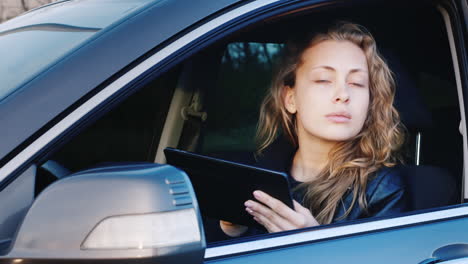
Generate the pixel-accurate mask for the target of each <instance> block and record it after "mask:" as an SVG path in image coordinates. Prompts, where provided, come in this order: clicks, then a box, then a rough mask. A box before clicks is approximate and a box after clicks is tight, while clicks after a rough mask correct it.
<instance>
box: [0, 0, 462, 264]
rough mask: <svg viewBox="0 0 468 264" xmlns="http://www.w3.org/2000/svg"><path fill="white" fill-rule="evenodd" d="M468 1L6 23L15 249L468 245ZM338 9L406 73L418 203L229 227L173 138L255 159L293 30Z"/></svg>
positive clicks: (367, 251) (25, 258) (167, 4)
mask: <svg viewBox="0 0 468 264" xmlns="http://www.w3.org/2000/svg"><path fill="white" fill-rule="evenodd" d="M467 18H468V5H467V2H466V1H465V0H434V1H423V0H415V1H411V2H408V1H400V0H393V1H384V0H376V1H364V0H350V1H331V0H301V1H298V0H255V1H246V0H199V1H181V0H164V1H158V0H115V1H108V0H105V1H104V0H64V1H58V2H55V3H52V4H48V5H46V6H43V7H40V8H37V9H34V10H32V11H30V12H28V13H26V14H24V15H22V16H19V17H17V18H14V19H11V20H9V21H7V22H4V23H3V24H0V47H1V49H0V58H1V61H2V63H0V126H1V128H2V129H0V139H1V140H0V212H1V213H0V223H1V225H0V260H1V261H2V262H5V263H23V262H24V263H36V262H37V263H39V262H41V263H51V262H54V263H70V262H77V263H89V262H98V263H99V262H106V263H114V262H115V263H223V264H224V263H226V264H227V263H289V262H294V263H311V262H313V263H392V264H394V263H425V264H429V263H468V236H467V235H466V233H465V232H466V229H467V228H468V206H467V204H466V203H465V202H466V199H467V198H468V192H467V188H466V187H465V186H466V183H467V182H468V181H467V180H466V172H465V170H464V168H465V167H466V165H467V163H468V158H467V157H468V156H467V155H468V154H467V153H468V147H467V133H466V131H467V129H466V113H467V112H466V111H467V110H466V108H465V105H466V104H465V102H468V98H467V94H468V57H467V49H466V45H467V41H468V28H467V26H468V25H467ZM336 20H346V21H353V22H357V23H360V24H362V25H364V26H366V27H367V28H368V29H369V30H370V32H371V33H372V34H373V35H374V37H375V38H376V40H377V43H378V45H379V47H380V51H381V52H382V54H383V55H384V57H385V58H386V60H387V61H388V63H389V65H390V67H391V69H392V70H393V71H394V73H395V77H396V80H397V94H396V106H397V108H398V110H399V111H400V113H401V116H402V121H403V123H404V125H405V126H406V128H407V141H406V144H405V148H404V153H405V155H406V156H405V162H406V163H407V165H408V166H407V167H408V170H407V175H406V176H407V181H408V184H409V189H410V190H409V192H410V194H411V197H412V201H411V206H412V210H411V211H409V212H406V213H403V214H401V215H397V216H392V217H376V218H368V219H360V220H356V221H349V222H341V223H334V224H330V225H322V226H317V227H310V228H304V229H299V230H292V231H286V232H278V233H271V234H264V235H256V236H251V237H241V238H232V239H227V240H224V239H219V238H218V236H217V235H216V234H215V233H216V232H219V230H216V228H217V227H216V223H215V225H213V224H209V220H207V219H206V218H205V217H204V216H203V208H199V206H198V204H197V199H196V195H197V194H196V193H197V190H196V189H193V187H192V185H191V183H190V179H189V178H188V176H187V175H186V174H185V173H184V172H183V171H182V170H180V169H178V168H175V167H173V166H171V165H167V164H165V163H166V160H165V156H164V152H163V150H164V149H165V148H166V147H173V148H178V149H182V150H188V151H192V152H196V153H200V154H203V155H209V156H216V157H222V158H223V159H228V160H231V161H233V162H238V163H247V164H251V163H252V161H253V156H252V155H250V154H251V153H252V152H254V151H255V142H254V140H253V138H254V134H255V127H256V123H257V120H258V111H259V106H260V103H261V100H262V98H263V96H264V93H265V91H266V89H267V88H268V85H269V82H270V79H271V75H272V69H273V68H274V67H275V65H276V64H277V63H278V58H279V56H280V54H281V50H282V49H283V48H284V45H285V43H287V41H288V39H290V38H293V37H294V36H298V35H301V34H306V33H307V32H313V31H314V30H318V29H320V28H322V27H323V25H324V24H326V23H329V22H330V21H336ZM213 188H219V186H213Z"/></svg>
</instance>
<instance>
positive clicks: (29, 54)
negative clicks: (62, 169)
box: [0, 0, 151, 100]
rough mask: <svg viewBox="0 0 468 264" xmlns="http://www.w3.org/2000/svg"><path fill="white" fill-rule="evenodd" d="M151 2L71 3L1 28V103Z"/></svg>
mask: <svg viewBox="0 0 468 264" xmlns="http://www.w3.org/2000/svg"><path fill="white" fill-rule="evenodd" d="M149 2H151V1H150V0H71V1H63V2H59V3H56V4H52V5H49V6H46V7H43V8H39V9H36V10H33V11H31V12H29V13H26V14H25V15H23V16H20V17H17V18H15V19H12V20H10V21H7V22H5V23H3V24H0V60H1V62H2V63H0V100H2V99H3V98H5V97H6V96H8V95H9V94H10V93H12V92H13V91H14V90H16V89H17V88H19V87H20V86H22V85H23V84H24V83H26V82H27V81H29V80H30V79H32V78H33V77H34V76H36V75H37V74H38V73H40V72H42V71H43V70H45V69H47V68H48V67H50V65H51V64H54V63H56V62H57V61H58V60H60V58H62V57H64V55H66V54H67V53H69V52H71V51H72V50H73V49H74V48H77V47H78V46H79V45H80V44H82V43H83V42H84V41H86V40H88V39H89V38H90V37H91V36H93V35H94V34H96V33H97V32H99V31H100V30H101V29H103V28H106V27H108V26H109V25H111V24H112V23H114V22H116V21H118V20H119V19H121V18H124V17H126V16H127V15H129V14H130V13H133V12H136V11H138V10H141V9H142V8H143V7H144V6H145V4H147V3H149Z"/></svg>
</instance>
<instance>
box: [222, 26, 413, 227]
mask: <svg viewBox="0 0 468 264" xmlns="http://www.w3.org/2000/svg"><path fill="white" fill-rule="evenodd" d="M287 52H288V53H287V56H286V57H285V61H284V62H283V63H282V64H281V69H280V71H279V73H278V74H277V75H276V78H275V80H274V82H273V85H272V87H271V89H270V91H269V94H268V95H267V96H266V98H265V99H264V102H263V104H262V107H261V113H260V120H259V125H258V131H257V132H258V133H257V137H258V139H259V142H260V145H259V153H260V155H259V157H260V159H259V161H258V163H259V164H258V165H259V166H263V167H267V168H269V169H276V170H284V171H286V172H287V173H288V174H289V176H290V182H291V184H292V186H293V187H294V188H293V196H294V199H295V201H294V208H293V209H292V208H289V207H287V206H286V205H284V204H283V203H281V202H279V201H278V200H276V199H275V198H274V197H271V196H269V195H268V194H267V193H263V192H261V191H255V192H254V196H255V198H256V199H257V200H258V201H260V202H261V203H259V202H256V201H253V200H249V201H246V202H245V206H246V211H247V212H248V213H249V214H251V215H252V217H253V219H254V220H256V221H257V222H258V223H260V224H261V225H263V226H264V227H265V228H266V229H267V230H268V231H269V232H277V231H283V230H291V229H296V228H303V227H310V226H316V225H320V224H328V223H332V222H338V221H345V220H352V219H358V218H364V217H370V216H388V215H392V214H395V213H399V212H402V211H405V210H406V209H407V205H406V203H407V201H406V198H405V197H406V196H405V187H404V184H403V179H402V175H401V173H400V172H399V171H398V166H396V167H395V165H397V164H398V161H399V159H398V155H397V151H398V149H399V148H400V146H401V145H402V143H403V140H404V136H403V129H402V126H401V123H400V119H399V115H398V112H397V110H396V109H395V108H394V106H393V99H394V89H395V87H394V80H393V78H392V74H391V71H390V70H389V68H388V66H387V64H386V63H385V61H384V60H383V59H382V57H381V56H380V55H379V53H378V52H377V49H376V44H375V41H374V39H373V37H372V36H371V35H370V34H369V33H368V32H367V31H366V30H364V29H363V28H362V27H361V26H358V25H356V24H351V23H340V24H338V25H337V26H335V27H333V28H331V29H329V30H328V31H326V32H325V33H320V34H317V35H315V36H314V37H312V38H310V39H309V40H307V41H305V42H303V43H302V44H296V45H290V46H289V47H288V49H287ZM280 133H281V134H282V135H283V137H284V138H286V140H287V143H286V146H290V147H289V148H290V150H291V151H285V147H284V146H283V147H279V149H280V150H281V151H278V149H277V148H278V145H281V144H283V145H284V144H285V143H284V142H281V140H282V138H283V137H277V135H278V134H280ZM275 148H276V150H275ZM287 148H288V147H286V149H287ZM220 225H221V229H222V230H223V231H224V233H226V234H227V235H229V236H239V235H241V234H243V233H245V231H246V230H247V228H246V227H243V226H239V225H235V224H231V223H228V222H225V221H221V222H220Z"/></svg>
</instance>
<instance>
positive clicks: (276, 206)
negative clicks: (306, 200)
mask: <svg viewBox="0 0 468 264" xmlns="http://www.w3.org/2000/svg"><path fill="white" fill-rule="evenodd" d="M254 196H255V198H257V200H259V201H260V202H262V203H264V204H265V205H267V206H268V207H270V208H271V209H272V210H273V211H275V212H276V213H277V214H278V215H280V216H281V217H283V218H285V219H287V220H289V221H292V222H293V223H295V220H296V219H297V216H298V215H297V212H296V211H294V210H293V209H291V208H289V207H288V206H287V205H285V204H284V203H283V202H281V201H280V200H278V199H276V198H273V197H271V196H270V195H268V194H266V193H264V192H262V191H255V192H254Z"/></svg>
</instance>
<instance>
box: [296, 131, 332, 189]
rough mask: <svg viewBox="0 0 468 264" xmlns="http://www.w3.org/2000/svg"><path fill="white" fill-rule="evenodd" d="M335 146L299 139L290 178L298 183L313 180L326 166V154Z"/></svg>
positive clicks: (324, 142) (326, 142) (313, 140)
mask: <svg viewBox="0 0 468 264" xmlns="http://www.w3.org/2000/svg"><path fill="white" fill-rule="evenodd" d="M335 144H336V142H329V141H323V140H320V139H312V140H304V139H302V140H301V139H299V148H298V149H297V151H296V154H294V158H293V162H292V166H291V175H292V177H293V178H294V179H295V180H297V181H300V182H308V181H311V180H313V179H314V178H315V177H316V176H317V175H318V174H319V173H320V172H321V171H322V169H323V168H324V167H325V165H326V164H327V162H328V153H329V152H330V150H331V148H332V147H333V146H334V145H335Z"/></svg>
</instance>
